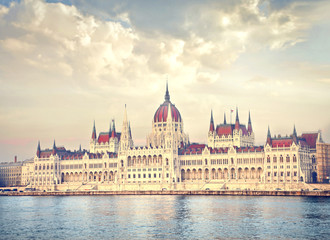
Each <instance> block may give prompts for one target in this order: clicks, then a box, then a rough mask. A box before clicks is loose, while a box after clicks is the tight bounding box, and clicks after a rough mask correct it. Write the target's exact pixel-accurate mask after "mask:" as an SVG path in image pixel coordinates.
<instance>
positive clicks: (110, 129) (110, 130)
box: [109, 121, 112, 136]
mask: <svg viewBox="0 0 330 240" xmlns="http://www.w3.org/2000/svg"><path fill="white" fill-rule="evenodd" d="M111 132H112V128H111V121H110V127H109V136H111Z"/></svg>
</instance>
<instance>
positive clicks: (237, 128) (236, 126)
mask: <svg viewBox="0 0 330 240" xmlns="http://www.w3.org/2000/svg"><path fill="white" fill-rule="evenodd" d="M239 127H240V126H239V118H238V108H237V107H236V121H235V129H236V130H239Z"/></svg>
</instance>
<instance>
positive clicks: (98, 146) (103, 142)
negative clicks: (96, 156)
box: [90, 120, 121, 153]
mask: <svg viewBox="0 0 330 240" xmlns="http://www.w3.org/2000/svg"><path fill="white" fill-rule="evenodd" d="M96 136H97V135H96V129H95V122H94V126H93V132H92V138H91V140H90V152H91V153H107V152H115V153H117V152H118V149H119V141H120V137H121V133H119V132H116V126H115V120H112V127H111V123H110V129H109V131H108V132H100V134H99V136H98V137H96Z"/></svg>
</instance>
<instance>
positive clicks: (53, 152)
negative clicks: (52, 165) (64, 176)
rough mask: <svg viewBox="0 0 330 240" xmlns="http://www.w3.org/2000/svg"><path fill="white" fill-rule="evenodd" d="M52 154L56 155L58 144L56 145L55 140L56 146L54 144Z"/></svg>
mask: <svg viewBox="0 0 330 240" xmlns="http://www.w3.org/2000/svg"><path fill="white" fill-rule="evenodd" d="M52 154H53V155H55V154H56V144H55V139H54V144H53V151H52Z"/></svg>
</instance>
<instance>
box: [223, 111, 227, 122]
mask: <svg viewBox="0 0 330 240" xmlns="http://www.w3.org/2000/svg"><path fill="white" fill-rule="evenodd" d="M223 124H227V120H226V113H224V114H223Z"/></svg>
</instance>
